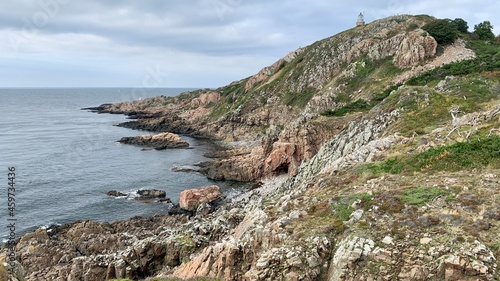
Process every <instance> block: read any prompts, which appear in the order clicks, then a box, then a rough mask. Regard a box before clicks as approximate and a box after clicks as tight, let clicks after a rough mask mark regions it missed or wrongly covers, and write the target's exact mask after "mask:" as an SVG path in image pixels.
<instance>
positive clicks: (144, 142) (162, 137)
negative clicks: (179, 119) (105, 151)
mask: <svg viewBox="0 0 500 281" xmlns="http://www.w3.org/2000/svg"><path fill="white" fill-rule="evenodd" d="M118 142H120V143H124V144H132V145H138V146H144V147H149V148H154V149H158V150H161V149H167V148H187V147H189V143H187V142H186V141H184V140H183V139H182V138H181V137H180V136H179V135H176V134H172V133H160V134H157V135H143V136H137V137H123V138H121V139H120V140H119V141H118Z"/></svg>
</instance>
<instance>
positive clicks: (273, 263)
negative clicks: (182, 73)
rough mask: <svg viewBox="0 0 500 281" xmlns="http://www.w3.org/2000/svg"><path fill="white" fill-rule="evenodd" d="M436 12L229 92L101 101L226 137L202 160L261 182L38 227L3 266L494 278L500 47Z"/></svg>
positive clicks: (225, 173)
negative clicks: (133, 212)
mask: <svg viewBox="0 0 500 281" xmlns="http://www.w3.org/2000/svg"><path fill="white" fill-rule="evenodd" d="M435 20H436V19H434V18H432V17H429V16H408V15H403V16H396V17H390V18H386V19H382V20H378V21H375V22H372V23H370V24H367V25H365V26H360V27H356V28H353V29H350V30H347V31H344V32H342V33H339V34H337V35H335V36H332V37H330V38H326V39H324V40H321V41H318V42H315V43H314V44H312V45H310V46H307V47H304V48H301V49H299V50H296V51H294V52H291V53H290V54H288V55H287V56H285V57H284V58H282V59H280V60H278V61H277V62H276V63H274V64H273V65H271V66H268V67H266V68H264V69H262V70H261V71H260V72H259V73H257V74H256V75H254V76H252V77H248V78H245V79H243V80H240V81H235V82H233V83H231V84H230V85H227V86H224V87H221V88H218V89H210V90H208V89H207V90H198V91H193V92H188V93H183V94H181V95H179V96H177V97H162V96H160V97H154V98H149V99H145V100H141V101H134V102H124V103H118V104H105V105H101V106H100V107H97V108H95V109H94V110H95V111H96V112H100V113H117V114H127V115H129V116H131V117H133V118H134V120H131V121H129V122H126V123H124V124H121V126H124V127H128V128H133V129H140V130H148V131H152V132H169V133H174V134H189V135H192V136H195V137H203V138H208V139H210V140H212V141H213V142H214V143H216V144H217V145H219V146H220V147H221V148H222V149H221V151H216V152H213V153H211V154H210V156H211V157H212V160H211V161H209V162H206V163H201V164H199V166H200V171H201V172H202V173H204V174H205V175H207V176H208V177H209V178H212V179H217V180H224V179H229V180H237V181H243V182H255V184H254V186H253V187H252V188H250V189H248V190H246V191H245V192H243V193H242V194H240V195H238V196H236V197H234V198H231V199H227V198H224V196H223V194H220V190H219V189H218V188H217V187H216V186H212V187H206V188H203V189H196V190H188V191H184V192H183V194H181V202H180V204H179V205H178V206H176V208H174V209H173V210H172V212H171V213H170V214H165V215H161V216H155V217H149V218H140V217H136V218H132V219H130V220H126V221H118V222H113V223H99V222H92V221H80V222H76V223H73V224H68V225H63V226H59V227H52V228H48V229H38V230H37V231H35V232H32V233H28V234H26V235H24V236H23V237H22V238H20V239H19V241H17V245H16V252H17V254H18V256H17V261H16V262H15V264H14V266H13V268H12V265H11V264H10V263H7V262H5V263H3V264H2V263H0V278H4V277H3V276H5V278H10V280H113V279H125V278H127V279H130V280H179V279H181V280H182V279H188V280H189V279H190V278H199V279H196V280H331V281H337V280H450V281H451V280H498V279H499V278H500V273H499V270H500V269H499V267H498V266H499V261H498V258H499V257H500V234H499V233H500V231H499V227H500V198H499V194H500V188H499V187H500V176H499V175H500V64H499V63H498V62H499V61H500V60H498V58H499V54H500V46H498V45H495V44H493V43H488V42H483V41H481V40H478V39H477V38H475V37H474V36H472V35H471V34H461V35H460V38H459V39H457V40H455V42H454V43H449V44H447V45H442V44H439V43H438V42H437V41H436V39H435V38H434V37H433V36H432V35H431V34H430V33H429V32H428V31H427V30H426V25H427V24H428V23H430V22H433V21H435ZM5 253H6V252H5V251H4V252H3V254H1V255H0V259H2V260H6V259H7V256H6V254H5ZM9 272H13V273H11V274H10V275H9ZM7 276H10V277H7ZM0 280H2V279H0Z"/></svg>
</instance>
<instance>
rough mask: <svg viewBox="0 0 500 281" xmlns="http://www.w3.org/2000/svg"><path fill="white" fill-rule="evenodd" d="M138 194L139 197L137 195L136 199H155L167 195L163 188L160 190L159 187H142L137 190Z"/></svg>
mask: <svg viewBox="0 0 500 281" xmlns="http://www.w3.org/2000/svg"><path fill="white" fill-rule="evenodd" d="M137 195H139V197H136V199H139V200H141V199H153V198H165V196H167V193H166V192H165V191H163V190H158V189H142V190H138V191H137Z"/></svg>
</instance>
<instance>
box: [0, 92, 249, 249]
mask: <svg viewBox="0 0 500 281" xmlns="http://www.w3.org/2000/svg"><path fill="white" fill-rule="evenodd" d="M188 90H193V89H174V88H163V89H157V88H155V89H137V88H54V89H51V88H40V89H36V88H27V89H20V88H13V89H0V114H1V117H0V214H1V219H0V239H1V240H0V241H1V242H2V243H5V242H6V241H7V239H8V237H9V235H11V232H10V231H11V229H9V228H8V226H12V223H14V224H15V228H14V233H15V235H16V236H17V237H20V236H22V235H23V234H25V233H26V232H29V231H33V230H35V229H36V228H38V227H48V226H51V225H59V224H65V223H71V222H74V221H77V220H94V221H101V222H112V221H116V220H124V219H129V218H132V217H135V216H152V215H156V214H165V213H167V212H168V210H169V208H171V204H168V203H159V202H143V201H139V200H134V199H133V198H132V197H133V196H129V197H121V198H113V197H109V196H107V195H106V193H107V192H108V191H111V190H117V191H120V192H123V193H127V194H130V195H133V194H135V192H136V191H137V190H140V189H160V190H164V191H166V193H167V197H169V198H171V199H172V201H173V202H174V203H178V201H179V194H180V192H181V191H182V190H185V189H191V188H199V187H201V186H206V185H211V184H217V185H219V186H220V187H221V188H222V190H223V192H224V193H225V194H226V195H229V196H231V194H237V193H238V192H240V190H241V189H242V186H241V184H238V183H234V182H227V181H223V182H215V181H212V180H209V179H207V178H206V177H204V176H203V175H201V174H199V173H196V172H174V171H173V168H179V167H181V168H182V167H184V166H187V167H189V166H191V165H193V164H195V163H198V162H201V161H206V160H207V158H205V157H204V156H203V154H204V153H205V152H207V151H210V150H212V149H214V147H213V146H212V145H211V144H210V143H209V142H207V141H205V140H199V139H194V138H190V137H188V136H181V137H182V138H183V139H184V140H186V141H187V142H189V144H190V146H191V149H168V150H143V149H141V148H140V147H137V146H131V145H125V144H120V143H117V140H119V139H120V138H122V137H125V136H137V135H143V134H146V133H149V132H144V131H137V130H131V129H127V128H121V127H117V126H115V125H117V124H118V123H121V122H125V121H127V119H126V116H124V115H116V114H97V113H92V112H90V111H86V110H82V108H86V107H94V106H98V105H101V104H103V103H115V102H121V101H128V100H138V99H144V98H147V97H152V96H158V95H164V96H174V95H177V94H179V93H181V92H185V91H188ZM9 168H10V169H12V168H13V169H15V171H14V173H15V179H14V187H15V191H14V190H11V191H14V192H11V194H9V189H8V188H9V187H10V186H9V183H11V181H9V175H8V173H9ZM9 200H10V201H9ZM9 202H15V206H14V208H11V209H9ZM12 206H13V205H12V204H11V207H12Z"/></svg>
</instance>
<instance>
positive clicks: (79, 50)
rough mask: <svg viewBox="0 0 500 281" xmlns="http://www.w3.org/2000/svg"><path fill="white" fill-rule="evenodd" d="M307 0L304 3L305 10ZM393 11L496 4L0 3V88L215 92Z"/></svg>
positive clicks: (458, 12) (447, 13)
mask: <svg viewBox="0 0 500 281" xmlns="http://www.w3.org/2000/svg"><path fill="white" fill-rule="evenodd" d="M305 3H307V4H305ZM360 12H364V14H365V21H366V22H371V21H374V20H377V19H381V18H384V17H387V16H392V15H397V14H415V15H416V14H429V15H432V16H435V17H437V18H451V19H454V18H463V19H464V20H466V21H467V22H468V24H469V31H472V30H473V27H474V25H475V24H477V23H480V22H482V21H485V20H489V21H490V22H491V23H492V24H493V26H494V33H495V34H496V35H498V34H500V17H499V16H498V13H499V12H500V1H498V0H447V1H436V0H421V1H419V0H377V1H374V0H357V1H336V0H309V1H298V0H286V1H285V0H282V1H272V0H184V1H180V0H176V1H174V0H113V1H97V0H85V1H83V0H2V1H1V2H0V38H1V40H0V87H144V88H157V87H190V88H198V87H199V88H215V87H219V86H224V85H226V84H228V83H230V82H232V81H236V80H240V79H243V78H246V77H248V76H250V75H253V74H255V73H257V72H258V71H259V70H260V69H261V68H263V67H265V66H267V65H270V64H272V63H273V62H275V61H277V60H278V59H280V58H281V57H283V56H285V55H286V54H288V53H289V52H291V51H293V50H296V49H297V48H299V47H304V46H307V45H309V44H311V43H313V42H315V41H318V40H321V39H323V38H326V37H329V36H332V35H334V34H337V33H339V32H342V31H344V30H346V29H349V28H352V27H353V26H354V25H355V22H356V19H357V16H358V14H359V13H360Z"/></svg>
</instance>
